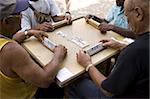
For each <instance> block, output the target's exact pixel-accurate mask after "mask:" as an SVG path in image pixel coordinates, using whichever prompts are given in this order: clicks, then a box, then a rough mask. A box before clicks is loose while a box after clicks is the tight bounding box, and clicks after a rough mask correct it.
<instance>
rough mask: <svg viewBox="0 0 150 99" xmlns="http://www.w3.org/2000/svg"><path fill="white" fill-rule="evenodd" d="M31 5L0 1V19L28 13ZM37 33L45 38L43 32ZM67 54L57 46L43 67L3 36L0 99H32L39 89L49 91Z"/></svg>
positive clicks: (14, 0)
mask: <svg viewBox="0 0 150 99" xmlns="http://www.w3.org/2000/svg"><path fill="white" fill-rule="evenodd" d="M28 4H29V3H28V0H11V1H9V0H1V1H0V12H1V14H0V19H2V18H4V17H6V16H8V15H9V14H12V13H18V12H20V11H22V10H25V9H26V8H27V7H28ZM31 32H33V31H32V30H30V33H29V34H31ZM38 33H40V34H41V35H40V38H42V37H43V35H42V34H43V32H41V31H38ZM41 40H42V39H41ZM66 54H67V49H66V48H65V47H64V46H62V45H59V46H57V47H56V48H55V49H54V56H53V58H52V60H50V62H49V63H48V64H47V65H46V66H45V67H43V68H41V67H40V66H39V65H38V64H37V63H35V62H34V60H33V59H32V58H31V57H30V55H29V54H28V53H27V52H26V51H25V50H24V49H23V48H22V47H21V46H20V45H19V44H18V43H16V42H15V41H12V40H10V39H8V38H5V37H4V36H3V35H0V98H2V99H32V97H33V96H34V95H35V93H36V91H37V89H38V87H41V88H47V87H48V86H49V85H50V84H51V83H52V82H53V80H54V78H55V75H56V74H57V72H58V70H59V67H60V64H61V63H62V62H63V60H64V58H65V56H66ZM49 94H51V93H49Z"/></svg>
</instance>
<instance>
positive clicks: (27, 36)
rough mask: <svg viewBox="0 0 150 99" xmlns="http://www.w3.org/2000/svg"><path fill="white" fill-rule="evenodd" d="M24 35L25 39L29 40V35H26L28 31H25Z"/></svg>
mask: <svg viewBox="0 0 150 99" xmlns="http://www.w3.org/2000/svg"><path fill="white" fill-rule="evenodd" d="M24 35H25V37H26V39H27V38H29V35H28V31H27V30H26V31H25V32H24Z"/></svg>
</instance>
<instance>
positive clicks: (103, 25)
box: [99, 23, 136, 38]
mask: <svg viewBox="0 0 150 99" xmlns="http://www.w3.org/2000/svg"><path fill="white" fill-rule="evenodd" d="M99 30H100V31H101V33H106V32H107V31H114V32H116V33H118V34H120V35H122V36H125V37H129V38H135V37H136V36H135V34H134V33H132V31H130V30H129V29H124V28H121V27H117V26H115V25H111V24H107V23H101V24H100V25H99Z"/></svg>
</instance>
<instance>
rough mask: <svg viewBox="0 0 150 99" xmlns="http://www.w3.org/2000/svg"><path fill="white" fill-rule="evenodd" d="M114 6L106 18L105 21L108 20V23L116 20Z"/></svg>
mask: <svg viewBox="0 0 150 99" xmlns="http://www.w3.org/2000/svg"><path fill="white" fill-rule="evenodd" d="M114 7H115V6H114V5H113V6H112V7H111V9H109V11H108V13H107V15H106V17H105V20H107V21H108V22H111V21H112V20H113V19H114Z"/></svg>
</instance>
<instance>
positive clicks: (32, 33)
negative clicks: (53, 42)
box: [13, 30, 48, 43]
mask: <svg viewBox="0 0 150 99" xmlns="http://www.w3.org/2000/svg"><path fill="white" fill-rule="evenodd" d="M27 32H28V33H27V35H25V32H18V33H16V34H14V35H13V40H15V41H17V42H18V43H22V42H23V41H24V40H25V39H26V37H27V36H28V37H31V36H35V37H36V38H37V39H38V40H39V41H42V40H43V38H44V37H48V35H47V34H46V33H45V32H43V31H38V30H28V31H27Z"/></svg>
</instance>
